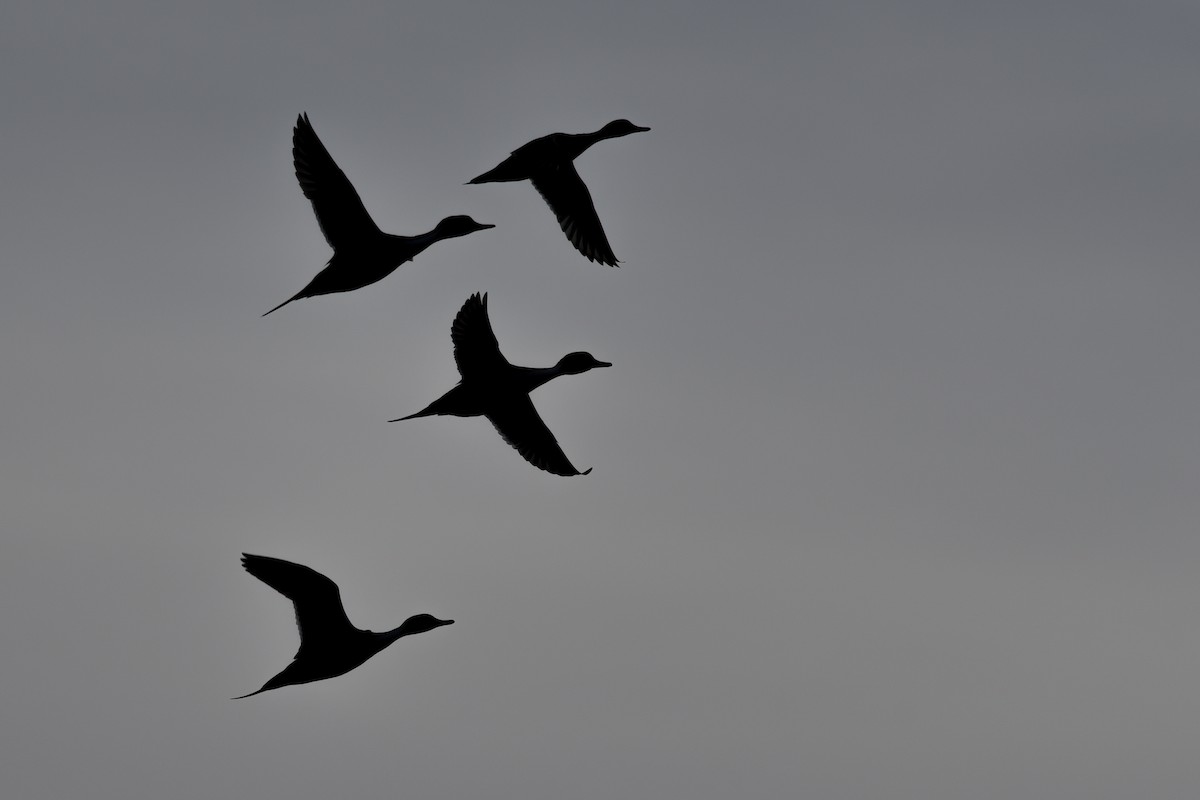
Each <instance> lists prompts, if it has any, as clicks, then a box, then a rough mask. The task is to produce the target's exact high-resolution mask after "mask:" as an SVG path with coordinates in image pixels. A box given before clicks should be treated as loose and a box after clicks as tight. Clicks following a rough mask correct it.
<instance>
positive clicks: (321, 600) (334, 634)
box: [242, 553, 355, 657]
mask: <svg viewBox="0 0 1200 800" xmlns="http://www.w3.org/2000/svg"><path fill="white" fill-rule="evenodd" d="M242 566H243V567H245V568H246V571H247V572H249V573H250V574H251V575H253V576H254V577H256V578H258V579H259V580H260V581H262V582H263V583H265V584H266V585H267V586H270V587H271V588H272V589H274V590H275V591H277V592H279V593H280V594H282V595H283V596H284V597H286V598H287V599H289V600H291V601H292V604H293V605H294V606H295V607H296V627H297V628H299V629H300V650H299V651H297V653H296V655H297V657H299V655H300V653H301V652H303V651H304V650H306V649H314V648H315V649H324V647H325V646H326V645H327V644H328V643H331V642H337V641H339V640H341V639H343V638H344V637H345V636H346V634H347V633H350V632H351V631H353V630H355V628H354V626H353V625H351V624H350V620H349V619H348V618H347V617H346V610H345V609H344V608H343V607H342V593H341V591H340V590H339V589H338V585H337V584H336V583H334V582H333V581H331V580H330V579H329V578H326V577H325V576H324V575H322V574H321V573H319V572H317V571H316V570H314V569H310V568H309V567H306V566H303V565H302V564H293V563H292V562H291V561H284V560H283V559H280V558H269V557H267V556H252V555H250V554H248V553H243V554H242Z"/></svg>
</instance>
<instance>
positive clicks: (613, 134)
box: [467, 119, 650, 267]
mask: <svg viewBox="0 0 1200 800" xmlns="http://www.w3.org/2000/svg"><path fill="white" fill-rule="evenodd" d="M648 130H650V129H649V128H644V127H642V126H640V125H634V124H633V123H632V122H630V121H629V120H627V119H616V120H613V121H612V122H610V123H608V124H607V125H605V126H604V127H603V128H601V129H600V130H598V131H593V132H592V133H551V134H549V135H548V136H542V137H541V138H539V139H534V140H533V141H532V142H528V143H526V144H523V145H521V146H520V147H518V148H517V149H516V150H513V151H512V154H511V155H510V156H509V157H508V158H506V159H505V160H504V161H501V162H500V164H499V165H498V166H496V167H495V168H494V169H491V170H488V171H487V172H485V173H483V174H482V175H479V176H477V177H475V178H472V179H471V180H469V181H467V184H468V185H470V184H473V183H497V182H504V181H525V180H527V181H529V182H530V183H532V184H533V188H535V189H537V190H538V193H539V194H540V195H541V196H542V199H544V200H545V201H546V204H547V205H548V206H550V210H551V211H553V212H554V216H555V217H557V218H558V225H559V227H560V228H562V231H563V233H565V234H566V235H567V239H568V240H569V241H570V242H571V244H572V245H574V246H575V249H576V250H578V251H579V252H580V253H582V254H583V256H584V257H585V258H587V259H588V261H598V262H600V263H601V264H607V265H608V266H610V267H615V266H617V265H618V262H617V257H616V256H615V255H613V251H612V246H611V245H609V243H608V237H607V236H606V235H605V234H604V228H603V226H601V224H600V217H599V216H598V215H597V214H596V206H595V205H594V204H593V203H592V195H591V194H590V193H589V192H588V188H587V185H586V184H585V183H584V182H583V179H582V178H580V177H579V173H578V172H576V171H575V163H574V162H575V159H576V158H578V157H579V156H580V155H581V154H582V153H583V152H584V151H585V150H587V149H588V148H589V147H591V146H592V145H594V144H595V143H596V142H600V141H603V140H604V139H616V138H618V137H620V136H628V135H629V134H631V133H641V132H644V131H648Z"/></svg>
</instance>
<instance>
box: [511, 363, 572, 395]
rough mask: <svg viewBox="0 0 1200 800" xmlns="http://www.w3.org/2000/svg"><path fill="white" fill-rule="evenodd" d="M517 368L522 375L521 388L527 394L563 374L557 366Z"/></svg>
mask: <svg viewBox="0 0 1200 800" xmlns="http://www.w3.org/2000/svg"><path fill="white" fill-rule="evenodd" d="M517 370H518V372H519V375H520V376H521V388H522V389H524V390H525V393H526V394H528V393H529V392H532V391H533V390H534V389H536V388H538V387H539V386H541V385H543V384H545V383H549V382H550V381H552V380H554V379H555V378H557V377H558V376H559V375H562V374H563V373H562V371H561V370H560V369H559V368H558V367H557V366H553V367H517Z"/></svg>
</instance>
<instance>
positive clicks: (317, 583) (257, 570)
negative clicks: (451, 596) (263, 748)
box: [234, 553, 454, 700]
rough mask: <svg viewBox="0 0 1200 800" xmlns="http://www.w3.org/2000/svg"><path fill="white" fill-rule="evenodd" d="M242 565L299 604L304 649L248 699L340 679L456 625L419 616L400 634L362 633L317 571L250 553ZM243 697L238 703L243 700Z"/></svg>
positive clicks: (330, 583)
mask: <svg viewBox="0 0 1200 800" xmlns="http://www.w3.org/2000/svg"><path fill="white" fill-rule="evenodd" d="M242 566H243V567H245V568H246V571H247V572H249V573H250V574H251V575H253V576H254V577H256V578H258V579H259V580H260V581H262V582H263V583H265V584H266V585H267V586H270V587H271V588H272V589H274V590H275V591H277V592H279V593H280V594H282V595H283V596H284V597H286V598H288V599H289V600H291V601H292V603H293V604H294V605H295V606H296V626H297V627H298V628H300V649H299V650H298V651H297V652H296V655H295V656H294V657H293V660H292V663H291V664H288V665H287V668H286V669H284V670H283V672H280V673H279V674H278V675H276V676H275V677H274V678H271V680H269V681H267V682H266V683H265V684H263V687H262V688H261V689H259V690H258V691H257V692H251V693H250V694H244V695H242V697H252V696H253V695H256V694H259V693H260V692H265V691H268V690H270V689H278V688H279V687H281V686H293V685H295V684H298V683H311V682H312V681H321V680H325V679H326V678H336V677H337V676H338V675H344V674H346V673H347V672H349V671H350V670H352V669H354V668H355V667H358V666H360V665H362V664H363V663H365V662H366V661H367V660H368V659H369V658H371V657H372V656H373V655H375V654H376V653H378V652H379V651H380V650H383V649H384V648H385V647H387V646H388V645H390V644H391V643H392V642H394V641H396V640H397V639H399V638H400V637H401V636H410V635H412V634H414V633H424V632H425V631H431V630H433V629H434V628H440V627H441V626H443V625H453V624H454V620H452V619H438V618H437V617H434V616H431V615H429V614H417V615H416V616H415V617H409V618H408V619H406V620H405V621H404V624H403V625H401V626H400V627H399V628H396V629H395V630H390V631H384V632H382V633H376V632H374V631H364V630H359V629H358V628H356V627H354V626H353V625H351V624H350V620H349V619H347V618H346V611H345V609H343V608H342V595H341V592H340V591H339V590H338V586H337V584H336V583H334V582H333V581H331V580H329V578H326V577H325V576H324V575H322V574H321V573H319V572H317V571H316V570H313V569H310V568H308V567H305V566H302V565H300V564H293V563H292V562H290V561H284V560H283V559H280V558H268V557H267V556H252V555H250V554H248V553H243V554H242ZM242 697H235V698H234V699H235V700H241V699H242Z"/></svg>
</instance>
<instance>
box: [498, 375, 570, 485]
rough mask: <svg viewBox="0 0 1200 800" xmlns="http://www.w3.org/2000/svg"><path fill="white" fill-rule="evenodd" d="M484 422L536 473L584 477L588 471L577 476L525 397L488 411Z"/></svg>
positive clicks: (526, 396)
mask: <svg viewBox="0 0 1200 800" xmlns="http://www.w3.org/2000/svg"><path fill="white" fill-rule="evenodd" d="M487 418H488V420H489V421H490V422H491V423H492V425H494V426H495V427H496V430H497V431H499V433H500V435H501V436H502V437H504V441H506V442H508V443H509V444H510V445H512V446H513V447H514V448H516V451H517V452H518V453H520V454H521V456H522V457H523V458H524V459H525V460H526V461H528V462H529V463H530V464H533V465H534V466H535V467H537V468H538V469H544V470H546V471H547V472H552V473H554V474H555V475H565V476H571V475H587V474H588V473H589V472H591V470H590V469H588V470H585V471H584V472H580V471H579V470H577V469H575V466H574V465H573V464H572V463H571V462H570V461H569V460H567V456H566V454H565V453H563V451H562V448H561V447H559V446H558V440H557V439H555V438H554V434H553V433H551V432H550V429H549V428H547V427H546V423H545V422H542V418H541V417H539V416H538V413H537V409H535V408H534V407H533V403H532V402H531V401H530V399H529V397H528V395H520V396H517V397H514V398H512V399H511V401H510V402H506V403H504V404H503V405H502V406H497V407H493V408H491V409H489V411H488V414H487Z"/></svg>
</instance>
